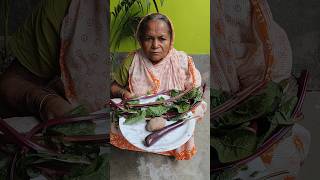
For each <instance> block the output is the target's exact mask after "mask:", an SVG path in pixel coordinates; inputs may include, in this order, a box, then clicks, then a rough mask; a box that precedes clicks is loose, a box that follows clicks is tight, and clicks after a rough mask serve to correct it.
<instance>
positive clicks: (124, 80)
mask: <svg viewBox="0 0 320 180" xmlns="http://www.w3.org/2000/svg"><path fill="white" fill-rule="evenodd" d="M132 61H133V55H129V56H128V57H127V58H126V59H124V60H123V62H122V63H121V65H120V66H119V67H117V68H115V69H114V71H113V72H112V79H113V80H114V81H115V82H117V83H118V84H119V85H121V86H126V85H127V84H128V79H129V69H130V66H131V64H132Z"/></svg>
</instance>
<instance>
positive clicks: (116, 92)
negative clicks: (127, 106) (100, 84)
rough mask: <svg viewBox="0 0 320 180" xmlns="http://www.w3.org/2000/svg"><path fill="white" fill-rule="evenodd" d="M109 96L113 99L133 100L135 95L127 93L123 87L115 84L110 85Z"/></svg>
mask: <svg viewBox="0 0 320 180" xmlns="http://www.w3.org/2000/svg"><path fill="white" fill-rule="evenodd" d="M111 94H112V96H113V97H120V98H122V99H130V98H134V97H135V94H134V93H131V92H130V91H128V90H127V89H126V88H125V87H122V86H120V85H119V84H118V83H117V82H113V83H112V84H111Z"/></svg>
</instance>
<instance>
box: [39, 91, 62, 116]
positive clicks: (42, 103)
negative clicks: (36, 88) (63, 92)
mask: <svg viewBox="0 0 320 180" xmlns="http://www.w3.org/2000/svg"><path fill="white" fill-rule="evenodd" d="M49 96H58V95H57V94H46V95H45V96H44V97H43V98H42V99H41V101H40V105H39V115H40V118H41V119H42V116H41V110H42V108H43V105H44V103H45V101H46V99H47V98H48V97H49ZM58 97H59V96H58Z"/></svg>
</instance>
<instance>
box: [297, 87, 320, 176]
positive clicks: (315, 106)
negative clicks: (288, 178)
mask: <svg viewBox="0 0 320 180" xmlns="http://www.w3.org/2000/svg"><path fill="white" fill-rule="evenodd" d="M303 112H304V117H305V118H304V121H302V122H301V124H302V125H303V126H304V127H305V128H306V129H308V130H309V131H310V133H311V146H310V151H309V155H308V158H307V159H306V161H305V163H304V165H303V166H302V168H301V172H300V175H299V180H312V179H317V178H316V177H319V161H320V153H319V152H320V144H319V143H318V138H319V137H320V92H308V93H307V96H306V100H305V102H304V105H303Z"/></svg>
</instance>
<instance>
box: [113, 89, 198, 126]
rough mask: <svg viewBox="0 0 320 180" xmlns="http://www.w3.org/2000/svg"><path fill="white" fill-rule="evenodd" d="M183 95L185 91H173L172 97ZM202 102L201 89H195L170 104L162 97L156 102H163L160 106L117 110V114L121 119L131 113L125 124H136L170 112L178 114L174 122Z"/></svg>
mask: <svg viewBox="0 0 320 180" xmlns="http://www.w3.org/2000/svg"><path fill="white" fill-rule="evenodd" d="M181 93H183V91H177V90H171V92H170V95H173V97H176V96H178V95H179V94H181ZM173 97H171V98H173ZM201 100H202V92H201V90H200V88H194V89H192V90H191V91H190V92H188V93H187V94H185V95H183V96H182V97H180V98H178V99H174V100H172V102H170V103H168V102H166V101H165V99H164V98H163V97H160V98H158V99H157V100H156V101H158V102H162V103H161V104H160V105H154V106H148V107H141V108H135V109H122V110H119V109H118V110H115V114H117V115H118V117H119V116H121V114H124V113H130V115H128V116H127V117H126V121H125V124H134V123H137V122H140V121H143V120H144V119H145V118H146V117H147V118H153V117H160V116H162V115H164V114H166V113H168V112H173V113H176V114H177V117H176V118H173V119H172V120H177V119H179V118H181V117H180V116H179V115H180V114H183V113H185V112H188V111H190V109H191V107H192V105H194V104H195V103H197V102H199V101H201Z"/></svg>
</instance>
